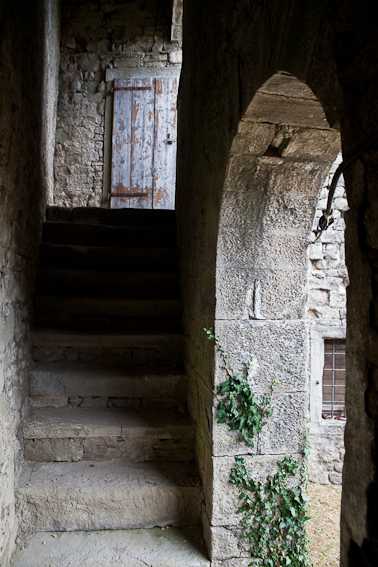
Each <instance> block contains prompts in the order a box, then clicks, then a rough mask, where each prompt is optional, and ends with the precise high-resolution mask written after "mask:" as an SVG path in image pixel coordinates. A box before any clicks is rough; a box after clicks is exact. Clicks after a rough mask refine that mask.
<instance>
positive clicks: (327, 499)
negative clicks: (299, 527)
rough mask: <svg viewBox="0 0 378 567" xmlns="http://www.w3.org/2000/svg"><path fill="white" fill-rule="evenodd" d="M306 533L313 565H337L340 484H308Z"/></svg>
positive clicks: (317, 566) (323, 566) (336, 566)
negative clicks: (308, 517) (308, 503)
mask: <svg viewBox="0 0 378 567" xmlns="http://www.w3.org/2000/svg"><path fill="white" fill-rule="evenodd" d="M308 494H309V498H310V506H309V511H310V516H311V519H310V521H309V523H308V533H309V538H310V552H311V559H312V565H313V567H339V565H340V553H339V545H340V544H339V541H340V527H339V526H340V505H341V486H333V485H319V484H310V486H309V492H308Z"/></svg>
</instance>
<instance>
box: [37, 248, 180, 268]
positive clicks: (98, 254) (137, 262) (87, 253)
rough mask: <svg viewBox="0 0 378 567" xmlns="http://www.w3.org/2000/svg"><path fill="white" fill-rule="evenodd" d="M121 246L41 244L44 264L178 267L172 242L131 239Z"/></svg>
mask: <svg viewBox="0 0 378 567" xmlns="http://www.w3.org/2000/svg"><path fill="white" fill-rule="evenodd" d="M122 244H123V245H120V244H118V245H117V246H111V247H109V246H80V245H69V244H52V243H43V242H42V244H41V246H40V263H41V265H42V266H48V267H52V266H58V267H59V268H63V267H68V268H72V269H74V268H80V269H89V268H92V269H95V270H96V271H97V272H101V271H102V270H114V271H129V272H131V271H134V270H143V271H147V270H156V269H159V270H162V269H169V270H170V269H175V268H176V267H177V251H176V248H175V247H174V246H173V245H172V243H169V244H168V246H165V247H161V246H160V247H158V246H156V247H146V246H145V247H143V246H134V247H132V246H129V245H128V243H127V242H124V243H122Z"/></svg>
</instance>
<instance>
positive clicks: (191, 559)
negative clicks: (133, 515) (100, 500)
mask: <svg viewBox="0 0 378 567" xmlns="http://www.w3.org/2000/svg"><path fill="white" fill-rule="evenodd" d="M78 565H80V566H81V567H116V566H118V567H146V566H148V567H210V562H209V561H208V560H207V559H206V555H205V551H204V546H203V543H202V535H201V532H200V530H199V529H198V528H183V529H178V528H166V529H163V530H162V529H160V528H154V529H149V530H142V529H138V530H119V531H118V530H117V531H102V532H70V533H67V532H66V533H64V532H63V533H60V532H40V533H37V534H35V535H34V536H33V537H32V538H31V540H30V541H29V543H28V545H27V547H26V548H25V549H24V550H23V551H21V552H19V553H17V554H16V557H15V560H14V567H78Z"/></svg>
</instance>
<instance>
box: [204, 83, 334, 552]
mask: <svg viewBox="0 0 378 567" xmlns="http://www.w3.org/2000/svg"><path fill="white" fill-rule="evenodd" d="M339 149H340V141H339V134H338V132H337V130H335V129H332V128H330V126H329V124H328V122H327V119H326V117H325V115H324V112H323V110H322V107H321V104H320V103H319V101H318V100H317V98H316V97H315V95H314V94H313V93H312V92H311V90H310V89H309V88H308V87H307V86H306V85H304V83H302V82H300V81H298V80H297V79H296V78H295V77H293V76H292V75H289V74H287V73H276V74H275V75H273V77H271V79H269V80H268V81H267V82H266V83H264V85H263V86H262V87H261V88H260V89H259V90H258V92H257V93H256V95H255V97H254V98H253V100H252V102H251V104H250V105H249V106H248V108H247V111H246V112H245V114H244V116H243V117H242V119H241V121H240V123H239V128H238V133H237V134H236V136H235V138H234V141H233V144H232V147H231V151H230V157H229V162H228V166H227V172H226V179H225V184H224V192H223V200H222V205H221V212H220V221H219V232H218V248H217V268H216V309H215V330H216V334H217V335H218V337H219V339H220V341H221V342H222V344H223V346H224V348H225V350H226V352H228V353H229V355H230V357H231V360H232V361H233V365H234V367H238V365H239V366H240V363H241V361H242V360H243V359H244V358H245V356H246V353H253V354H254V355H255V356H256V358H257V363H258V370H257V372H256V374H255V376H254V379H253V386H254V388H255V390H256V391H258V392H266V391H268V390H269V388H270V385H271V383H272V380H273V379H274V380H275V381H276V385H275V387H274V394H273V402H272V405H273V416H272V418H271V419H270V422H269V424H267V426H266V428H265V429H264V431H263V433H262V434H261V437H260V439H259V441H258V446H257V450H256V451H253V453H254V454H253V456H250V455H251V450H250V449H249V448H248V447H246V446H245V445H243V444H240V443H238V442H237V438H236V436H235V435H233V434H230V433H228V432H227V430H226V429H225V427H224V426H219V425H217V424H216V423H215V421H214V422H213V438H212V454H213V458H212V471H213V494H212V500H211V502H210V503H209V502H208V508H207V509H208V510H210V512H209V513H208V518H209V525H210V534H211V549H212V554H213V558H214V559H215V560H218V561H224V560H225V559H231V558H232V557H239V556H240V553H241V554H242V556H243V553H242V552H240V549H238V547H237V537H238V527H237V526H238V523H239V518H238V516H237V515H236V513H235V511H236V510H237V500H236V498H235V494H233V492H232V490H230V489H229V487H228V476H229V471H230V469H231V466H232V463H233V462H234V457H235V455H248V457H247V460H249V461H250V464H251V467H252V468H253V470H254V471H255V473H257V476H258V477H260V478H263V477H264V475H267V474H268V473H269V472H271V471H272V469H273V468H274V466H275V463H276V462H277V460H278V459H280V458H281V457H283V456H284V455H287V454H291V455H299V454H301V452H302V451H303V447H304V442H305V431H306V424H307V419H308V405H309V365H308V358H309V325H308V322H307V321H306V319H305V304H306V293H307V247H308V244H309V233H310V230H311V225H312V220H313V216H314V210H315V205H316V202H317V199H318V195H319V193H320V189H321V187H322V184H323V181H324V178H325V176H326V175H327V173H328V171H329V168H330V165H331V164H332V162H333V160H334V158H335V156H336V155H337V153H338V151H339ZM223 376H224V375H223V372H222V369H221V365H220V362H219V361H217V362H216V367H215V386H216V385H217V384H218V383H219V382H220V381H222V380H223ZM200 397H201V395H200ZM213 410H214V408H213ZM213 415H214V411H213ZM244 555H245V554H244Z"/></svg>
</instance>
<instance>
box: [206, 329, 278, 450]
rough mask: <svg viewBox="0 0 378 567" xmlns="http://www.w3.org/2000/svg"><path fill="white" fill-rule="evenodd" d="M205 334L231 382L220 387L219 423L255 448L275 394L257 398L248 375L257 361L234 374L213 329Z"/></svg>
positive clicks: (218, 392) (268, 415) (269, 413)
mask: <svg viewBox="0 0 378 567" xmlns="http://www.w3.org/2000/svg"><path fill="white" fill-rule="evenodd" d="M204 331H205V333H206V336H207V338H208V339H209V340H210V341H213V342H214V344H215V348H216V350H217V352H218V353H219V355H220V358H221V363H222V367H223V369H224V370H225V372H226V375H227V379H226V380H225V381H224V382H222V383H221V384H219V386H218V388H217V394H218V396H219V398H220V399H219V401H218V405H217V413H216V417H217V421H218V423H224V424H226V425H227V426H228V427H229V429H231V430H232V431H237V432H238V433H239V435H240V438H241V439H242V440H243V441H244V442H245V443H246V444H247V445H248V446H249V447H253V446H254V442H255V439H256V436H257V435H258V434H259V433H260V432H261V430H262V428H263V425H264V424H265V422H266V420H267V419H268V418H269V417H270V416H271V414H272V411H271V395H262V396H257V395H256V394H255V393H254V392H253V390H252V388H251V386H250V384H249V382H248V376H249V375H251V373H252V372H253V370H254V367H255V360H254V359H253V358H250V359H249V361H248V362H246V363H245V364H244V365H243V371H242V372H233V371H232V370H231V367H230V365H229V363H228V357H227V355H226V353H225V351H224V349H223V347H222V345H221V344H220V342H219V339H218V338H217V337H216V336H215V334H214V332H213V331H212V330H211V329H204Z"/></svg>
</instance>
